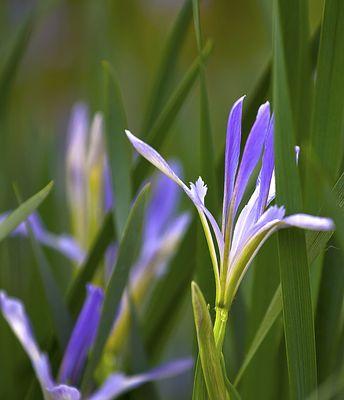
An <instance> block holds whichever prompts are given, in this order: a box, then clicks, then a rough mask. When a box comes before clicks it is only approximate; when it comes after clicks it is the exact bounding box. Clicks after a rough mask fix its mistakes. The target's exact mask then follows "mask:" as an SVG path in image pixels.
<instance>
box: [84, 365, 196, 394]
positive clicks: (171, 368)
mask: <svg viewBox="0 0 344 400" xmlns="http://www.w3.org/2000/svg"><path fill="white" fill-rule="evenodd" d="M192 365H193V362H192V360H191V359H182V360H177V361H171V362H169V363H167V364H163V365H161V366H159V367H157V368H154V369H151V370H150V371H147V372H144V373H142V374H139V375H133V376H127V375H125V374H122V373H116V374H112V375H110V376H109V377H108V378H107V380H106V381H105V382H104V384H103V386H102V387H101V388H100V389H99V390H97V391H96V392H95V393H94V394H93V395H91V396H90V397H89V399H88V400H111V399H116V398H117V397H119V396H120V395H122V394H123V393H126V392H128V391H130V390H133V389H135V388H137V387H139V386H141V385H143V384H145V383H147V382H153V381H158V380H162V379H166V378H171V377H173V376H175V375H179V374H181V373H183V372H185V371H187V370H188V369H190V368H191V367H192Z"/></svg>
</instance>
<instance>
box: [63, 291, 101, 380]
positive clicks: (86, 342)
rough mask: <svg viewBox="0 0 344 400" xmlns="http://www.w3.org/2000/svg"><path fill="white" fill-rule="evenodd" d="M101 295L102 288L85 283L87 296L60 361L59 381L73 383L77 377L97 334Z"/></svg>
mask: <svg viewBox="0 0 344 400" xmlns="http://www.w3.org/2000/svg"><path fill="white" fill-rule="evenodd" d="M103 297H104V294H103V291H102V289H100V288H97V287H95V286H93V285H90V284H89V285H87V297H86V300H85V302H84V305H83V308H82V310H81V312H80V314H79V317H78V320H77V322H76V324H75V327H74V329H73V332H72V334H71V337H70V339H69V342H68V345H67V349H66V351H65V354H64V356H63V360H62V363H61V367H60V372H59V381H60V382H62V383H66V382H71V383H73V384H74V383H77V381H78V379H79V375H80V372H81V371H82V368H83V366H84V362H85V360H86V357H87V354H88V351H89V349H90V347H91V346H92V344H93V341H94V339H95V336H96V334H97V329H98V325H99V319H100V312H101V307H102V304H103Z"/></svg>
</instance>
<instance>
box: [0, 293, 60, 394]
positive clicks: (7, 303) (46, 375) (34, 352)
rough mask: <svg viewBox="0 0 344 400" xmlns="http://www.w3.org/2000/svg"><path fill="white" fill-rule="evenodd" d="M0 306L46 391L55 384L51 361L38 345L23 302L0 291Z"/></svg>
mask: <svg viewBox="0 0 344 400" xmlns="http://www.w3.org/2000/svg"><path fill="white" fill-rule="evenodd" d="M0 308H1V312H2V315H3V316H4V318H5V319H6V321H7V322H8V324H9V325H10V327H11V329H12V331H13V332H14V334H15V335H16V336H17V338H18V340H19V341H20V343H21V345H22V346H23V348H24V350H25V351H26V353H27V355H28V356H29V358H30V361H31V364H32V367H33V369H34V371H35V374H36V376H37V379H38V381H39V383H40V385H41V387H42V390H43V391H46V389H47V388H49V387H52V386H53V380H52V377H51V372H50V365H49V361H48V359H47V357H46V355H45V354H44V353H42V352H41V351H40V349H39V347H38V345H37V342H36V339H35V337H34V334H33V332H32V329H31V324H30V321H29V318H28V317H27V315H26V312H25V308H24V306H23V304H22V302H21V301H19V300H18V299H15V298H13V297H9V296H7V294H6V293H5V292H4V291H0Z"/></svg>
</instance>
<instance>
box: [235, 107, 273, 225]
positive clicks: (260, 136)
mask: <svg viewBox="0 0 344 400" xmlns="http://www.w3.org/2000/svg"><path fill="white" fill-rule="evenodd" d="M269 121H270V105H269V102H266V103H265V104H263V105H262V106H260V108H259V110H258V114H257V118H256V121H255V123H254V124H253V127H252V129H251V132H250V134H249V136H248V139H247V142H246V145H245V148H244V152H243V156H242V159H241V162H240V166H239V170H238V175H237V178H236V181H235V186H234V191H233V197H232V202H233V215H232V218H233V219H234V217H235V214H236V211H237V209H238V207H239V204H240V202H241V199H242V196H243V194H244V192H245V189H246V185H247V183H248V181H249V179H250V176H251V174H252V172H253V170H254V169H255V167H256V165H257V163H258V161H259V159H260V156H261V152H262V148H263V145H264V142H265V138H266V134H267V130H268V127H269Z"/></svg>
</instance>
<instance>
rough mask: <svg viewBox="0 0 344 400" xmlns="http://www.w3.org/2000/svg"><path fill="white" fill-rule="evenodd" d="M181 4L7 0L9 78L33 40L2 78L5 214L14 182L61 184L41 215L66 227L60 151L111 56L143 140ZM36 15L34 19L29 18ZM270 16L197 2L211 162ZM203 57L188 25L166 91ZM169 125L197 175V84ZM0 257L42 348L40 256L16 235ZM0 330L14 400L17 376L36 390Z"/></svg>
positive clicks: (256, 63) (178, 342)
mask: <svg viewBox="0 0 344 400" xmlns="http://www.w3.org/2000/svg"><path fill="white" fill-rule="evenodd" d="M183 3H184V1H183V0H126V1H120V0H98V1H94V0H69V1H68V0H60V1H58V0H55V1H42V2H41V3H40V2H39V1H33V0H2V1H1V2H0V37H1V39H0V54H1V55H0V68H2V70H1V71H2V73H4V70H3V68H4V65H5V62H6V60H7V59H8V58H7V57H8V54H10V52H11V49H12V48H13V43H14V42H15V40H16V38H17V37H18V35H20V34H23V31H25V30H26V31H25V32H26V33H24V36H26V37H27V41H28V43H27V46H26V47H25V50H24V52H23V56H22V58H21V59H20V62H19V64H18V67H17V68H16V73H15V74H14V75H13V76H11V77H10V78H9V79H8V81H7V82H6V84H8V88H7V89H6V93H7V95H6V96H4V97H3V98H1V103H0V131H1V139H0V140H1V142H0V185H1V186H0V187H1V192H0V207H1V210H2V211H5V210H8V209H10V208H13V207H15V206H16V205H17V200H16V197H15V195H14V191H13V187H12V184H13V183H16V184H17V185H18V187H19V188H20V191H21V194H22V196H23V197H24V198H27V197H29V196H30V195H32V194H33V193H34V192H36V191H37V190H38V189H40V188H41V187H43V186H44V185H45V184H46V183H47V182H48V181H50V180H54V182H55V187H54V190H53V192H52V194H51V195H50V196H49V198H48V199H47V201H45V202H44V204H43V206H42V207H41V208H40V214H41V216H42V218H43V220H44V222H45V224H46V225H47V226H48V227H49V229H50V230H51V231H53V232H57V233H59V232H69V231H70V218H69V214H68V209H67V206H66V193H65V149H66V134H67V126H68V119H69V117H70V114H71V109H72V107H73V105H74V104H75V103H76V102H79V101H83V102H85V103H87V104H88V105H89V108H90V113H91V114H93V113H94V112H96V111H98V110H102V107H103V104H102V88H103V77H102V73H103V72H102V68H101V61H103V60H107V61H109V62H110V63H111V64H112V66H113V67H114V69H115V71H116V73H117V77H118V80H119V84H120V87H121V91H122V95H123V101H124V106H125V109H126V112H127V116H128V127H129V128H130V130H131V131H132V132H133V133H135V134H137V135H138V136H144V135H146V134H147V133H145V132H141V129H142V125H143V119H144V115H145V111H146V108H147V101H148V97H149V95H150V93H151V91H152V85H153V82H154V76H155V74H156V71H157V69H158V66H159V63H160V60H161V57H162V54H163V51H164V46H165V44H166V41H167V38H168V34H169V32H170V30H171V28H172V26H173V22H174V20H175V18H176V16H177V14H178V12H179V11H180V9H181V8H182V6H183ZM33 12H35V17H34V19H33V20H32V21H31V22H30V23H28V22H27V21H28V20H29V19H30V18H31V17H30V16H31V14H32V13H33ZM321 12H322V1H321V0H311V1H310V17H311V21H310V22H311V30H312V31H314V29H315V27H316V26H317V24H318V22H319V20H320V18H321ZM271 15H272V0H242V1H234V0H205V1H203V2H202V9H201V17H202V27H203V33H204V36H205V38H210V39H212V41H213V43H214V49H213V52H212V54H211V56H210V58H209V61H208V63H207V69H206V71H207V72H206V76H207V88H208V93H209V101H210V117H211V123H212V131H213V136H214V143H215V146H214V147H215V155H216V158H219V157H220V156H221V151H222V149H223V144H224V140H225V129H226V123H227V116H228V111H229V109H230V107H231V105H232V103H233V102H234V101H235V100H236V99H237V98H238V97H240V96H242V95H243V94H246V93H249V92H250V91H251V90H252V88H253V87H254V85H255V83H256V82H257V79H258V77H259V76H260V75H261V73H262V71H263V70H264V67H265V66H266V64H267V61H268V59H269V56H270V55H271V35H272V21H271ZM196 56H197V46H196V40H195V35H194V29H193V23H192V20H191V21H190V24H189V27H188V34H187V36H186V40H185V43H183V46H182V52H181V54H180V57H179V58H178V60H177V64H176V69H175V76H174V79H173V82H171V83H170V90H173V88H174V87H175V86H176V85H177V83H178V82H179V81H180V79H181V77H182V76H183V75H184V73H185V72H186V71H187V69H188V68H189V67H190V65H191V64H192V62H193V61H194V59H195V58H196ZM5 72H6V71H5ZM165 100H166V99H162V102H163V101H165ZM171 129H172V130H173V134H172V135H170V136H169V139H168V141H167V142H166V143H165V144H164V147H163V149H162V153H163V154H164V155H165V156H170V157H175V158H176V157H177V158H178V159H179V160H180V161H181V163H182V165H183V168H184V176H185V178H186V181H189V180H195V179H196V178H197V177H198V174H199V158H200V157H199V132H198V129H199V88H198V81H196V83H195V85H194V86H193V87H192V90H191V91H190V94H189V96H188V98H187V101H186V102H185V104H183V107H182V108H181V110H180V112H179V113H178V116H177V118H176V120H175V122H174V123H173V125H172V127H171ZM183 207H184V208H188V209H190V208H191V205H190V204H189V203H187V202H186V201H185V199H184V203H183ZM49 257H50V259H51V262H52V264H53V266H54V272H55V274H56V277H57V279H58V281H59V282H60V283H61V287H63V282H64V281H65V279H66V277H67V276H68V274H69V269H70V265H68V262H67V261H66V259H65V258H63V257H62V256H59V255H58V254H56V253H54V254H51V253H50V252H49ZM0 262H1V268H0V287H2V288H6V289H7V290H8V291H9V292H10V293H11V294H12V295H16V296H17V297H20V298H21V299H23V300H24V302H25V304H26V306H27V308H28V309H29V310H30V316H31V318H32V320H33V324H34V326H35V331H36V332H37V336H38V338H39V339H40V342H41V343H42V340H43V343H44V338H46V335H47V332H49V329H50V326H49V322H48V321H49V318H48V316H47V309H46V308H45V307H44V304H42V302H41V298H42V296H43V294H42V288H41V285H40V284H39V283H38V282H39V278H38V277H37V276H35V273H34V272H33V269H32V268H29V265H30V263H32V262H34V260H33V256H32V251H31V248H30V245H29V244H28V243H27V241H25V240H21V239H12V240H7V241H6V242H3V243H2V244H1V245H0ZM184 303H185V304H184V306H183V307H182V311H181V312H180V313H179V322H178V323H177V324H176V328H175V332H174V334H173V335H172V336H171V337H170V339H169V342H168V344H167V346H166V350H165V353H166V357H167V356H174V357H175V356H180V355H185V354H188V353H189V354H190V353H192V352H193V349H194V343H193V337H194V332H193V318H192V313H191V306H190V298H189V294H188V296H187V298H186V299H185V302H184ZM0 326H1V329H0V339H1V335H3V332H4V331H5V333H6V332H7V339H6V341H3V340H0V346H1V348H0V354H1V356H0V371H1V373H0V398H1V399H12V398H13V399H14V398H16V397H13V393H12V392H11V387H15V386H16V385H18V381H19V382H20V386H21V389H22V394H24V393H26V391H27V388H28V386H29V385H30V365H29V362H28V361H27V359H26V357H25V355H24V353H23V352H22V350H21V348H20V346H19V345H18V343H17V341H16V339H15V338H14V336H11V335H8V328H7V327H5V324H4V322H3V321H1V323H0ZM42 347H43V346H42ZM18 365H19V369H18ZM229 369H230V367H229ZM285 373H286V371H285ZM4 382H6V385H4ZM178 382H180V381H178ZM173 385H175V382H174V381H173V380H170V381H168V382H167V381H166V383H164V390H165V397H163V398H169V397H168V394H167V393H168V387H169V386H171V387H172V386H173ZM178 385H179V386H180V387H179V390H180V396H181V398H189V394H190V388H191V385H192V378H191V373H190V374H189V376H187V377H186V378H185V382H184V383H183V384H180V383H179V384H178ZM4 390H5V392H3V391H4ZM17 390H18V388H17V387H16V392H17ZM248 397H249V396H248ZM18 398H24V397H18ZM171 398H173V397H171Z"/></svg>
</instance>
